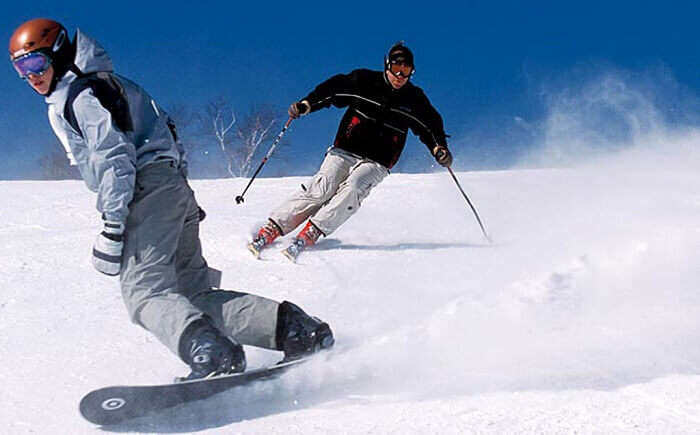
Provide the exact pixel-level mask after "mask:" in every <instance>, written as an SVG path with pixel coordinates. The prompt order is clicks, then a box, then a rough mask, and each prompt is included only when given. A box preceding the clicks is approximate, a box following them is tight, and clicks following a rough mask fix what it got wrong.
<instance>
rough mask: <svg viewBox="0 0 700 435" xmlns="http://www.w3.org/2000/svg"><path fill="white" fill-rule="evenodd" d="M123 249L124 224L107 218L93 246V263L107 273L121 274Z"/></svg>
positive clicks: (111, 274)
mask: <svg viewBox="0 0 700 435" xmlns="http://www.w3.org/2000/svg"><path fill="white" fill-rule="evenodd" d="M123 249H124V224H122V223H121V222H111V221H107V220H105V221H104V229H103V230H102V232H101V233H100V234H99V235H98V236H97V239H96V240H95V244H94V246H93V248H92V265H93V266H95V269H97V270H98V271H99V272H102V273H104V274H105V275H110V276H114V275H119V271H120V270H121V266H122V250H123Z"/></svg>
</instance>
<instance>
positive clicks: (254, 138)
mask: <svg viewBox="0 0 700 435" xmlns="http://www.w3.org/2000/svg"><path fill="white" fill-rule="evenodd" d="M275 121H276V119H275V115H274V110H273V109H272V108H271V107H269V106H264V105H262V106H253V107H251V109H250V111H249V112H248V114H247V115H246V116H245V117H244V118H243V120H242V122H240V123H239V125H238V126H237V128H236V139H237V143H236V146H235V147H234V160H235V163H236V169H237V171H238V176H239V177H247V176H248V175H249V174H250V171H251V169H252V165H253V157H254V156H255V155H256V153H257V152H258V149H259V148H260V145H261V144H262V143H264V142H267V141H268V139H270V137H271V136H272V134H271V132H270V129H271V128H272V126H273V125H274V123H275Z"/></svg>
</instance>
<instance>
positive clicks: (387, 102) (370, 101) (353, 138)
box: [303, 69, 447, 168]
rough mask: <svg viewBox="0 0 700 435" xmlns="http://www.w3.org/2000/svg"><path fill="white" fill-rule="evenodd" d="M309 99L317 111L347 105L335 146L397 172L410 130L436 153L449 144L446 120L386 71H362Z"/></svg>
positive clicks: (324, 87) (334, 80)
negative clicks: (394, 83)
mask: <svg viewBox="0 0 700 435" xmlns="http://www.w3.org/2000/svg"><path fill="white" fill-rule="evenodd" d="M303 99H304V100H307V101H308V102H309V103H310V104H311V111H312V112H314V111H316V110H320V109H322V108H325V107H330V106H331V104H332V105H334V106H335V107H347V108H348V110H347V111H346V112H345V115H344V116H343V119H342V120H341V122H340V126H339V127H338V133H337V135H336V137H335V142H334V146H336V147H338V148H342V149H344V150H346V151H349V152H351V153H353V154H357V155H359V156H361V157H366V158H369V159H372V160H374V161H375V162H377V163H380V164H382V165H384V166H386V167H387V168H391V167H392V166H394V165H395V164H396V162H397V161H398V160H399V156H400V155H401V152H402V151H403V148H404V145H405V144H406V135H407V133H408V129H409V128H410V129H411V130H412V131H413V133H414V134H415V135H417V136H418V137H419V138H420V140H421V141H422V142H423V143H424V144H425V145H426V146H427V147H428V149H429V150H431V151H432V149H433V147H434V146H435V145H443V146H447V141H446V139H445V131H444V128H443V125H442V117H440V114H439V113H438V112H437V110H435V108H434V107H433V106H432V105H431V104H430V101H428V97H426V96H425V94H424V93H423V91H422V90H421V89H420V88H419V87H417V86H414V85H413V84H412V83H411V82H408V83H406V84H405V85H404V86H403V87H401V89H394V88H393V87H392V86H391V84H389V82H388V81H387V79H386V77H384V72H381V71H370V70H366V69H358V70H355V71H353V72H351V73H350V74H338V75H336V76H333V77H331V78H330V79H328V80H326V81H325V82H323V83H321V84H320V85H318V86H317V87H316V89H314V90H313V91H312V92H311V93H310V94H309V95H307V96H306V97H305V98H303Z"/></svg>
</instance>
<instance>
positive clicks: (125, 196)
mask: <svg viewBox="0 0 700 435" xmlns="http://www.w3.org/2000/svg"><path fill="white" fill-rule="evenodd" d="M73 111H74V113H75V119H76V122H77V124H78V127H79V129H80V134H81V135H82V137H83V139H84V141H85V144H86V146H87V148H88V152H89V157H88V170H89V174H86V175H88V176H89V177H90V178H91V180H90V181H91V182H92V183H94V185H96V187H97V210H98V211H100V212H101V213H102V215H103V217H104V219H105V220H106V221H112V222H120V223H126V218H127V216H128V214H129V208H128V205H129V203H130V202H131V199H132V197H133V192H134V183H135V179H136V149H135V147H134V145H133V144H132V143H131V142H129V140H128V139H127V138H126V136H125V135H124V134H123V133H122V132H121V131H119V130H118V129H116V128H115V127H114V124H113V123H112V115H111V114H110V112H109V111H108V110H107V109H105V108H104V107H103V106H102V105H101V104H100V102H99V101H98V99H97V98H96V97H95V96H94V95H93V93H92V90H91V89H86V90H85V91H83V92H81V93H80V95H78V96H77V97H76V99H75V101H74V102H73Z"/></svg>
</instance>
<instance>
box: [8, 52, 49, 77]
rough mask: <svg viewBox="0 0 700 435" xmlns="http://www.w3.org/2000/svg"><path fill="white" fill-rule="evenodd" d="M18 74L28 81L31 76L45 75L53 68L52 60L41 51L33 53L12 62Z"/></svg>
mask: <svg viewBox="0 0 700 435" xmlns="http://www.w3.org/2000/svg"><path fill="white" fill-rule="evenodd" d="M12 66H14V67H15V70H16V71H17V74H19V77H20V78H21V79H22V80H26V79H27V76H28V75H29V74H34V75H36V76H41V75H43V74H44V73H45V72H46V71H47V70H48V69H49V67H50V66H51V58H50V57H48V56H47V55H46V54H44V53H42V52H40V51H33V52H31V53H27V54H25V55H23V56H20V57H18V58H17V59H14V60H13V61H12Z"/></svg>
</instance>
